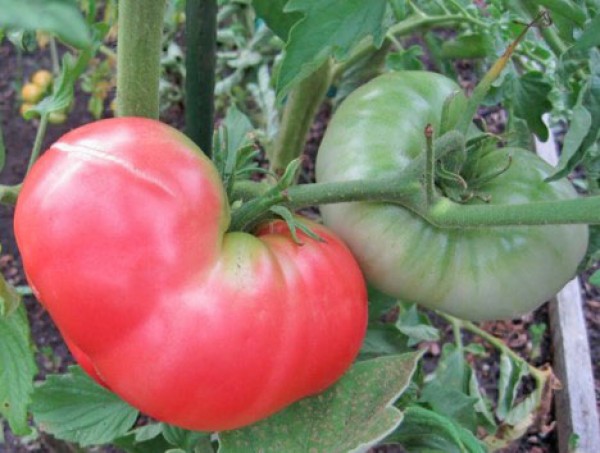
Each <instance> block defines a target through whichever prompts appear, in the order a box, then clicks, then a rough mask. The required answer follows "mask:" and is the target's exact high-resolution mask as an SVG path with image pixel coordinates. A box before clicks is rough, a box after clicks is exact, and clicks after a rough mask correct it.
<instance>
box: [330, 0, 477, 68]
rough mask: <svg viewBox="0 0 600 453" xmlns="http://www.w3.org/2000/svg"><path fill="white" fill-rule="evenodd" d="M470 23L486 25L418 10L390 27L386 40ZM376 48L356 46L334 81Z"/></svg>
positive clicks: (449, 15)
mask: <svg viewBox="0 0 600 453" xmlns="http://www.w3.org/2000/svg"><path fill="white" fill-rule="evenodd" d="M463 22H466V23H470V24H473V25H475V26H477V27H480V28H485V27H487V25H486V24H485V23H484V22H482V21H480V20H478V19H477V18H474V17H472V16H470V15H463V14H440V15H434V16H431V15H428V14H425V13H424V12H422V11H420V10H419V13H413V14H411V15H410V16H409V17H407V18H406V19H404V20H402V21H401V22H398V23H397V24H395V25H392V26H391V27H390V29H389V30H388V32H387V33H386V37H387V39H390V37H391V36H394V37H399V36H405V35H408V34H411V33H413V32H415V31H416V30H420V29H427V28H433V27H443V26H447V25H455V24H459V23H463ZM375 50H376V48H375V46H374V45H373V43H372V42H371V41H365V42H364V43H362V44H361V45H359V46H357V48H356V50H355V51H354V52H353V53H352V54H351V56H350V58H348V60H345V61H343V62H341V63H339V64H337V65H336V66H335V68H334V79H337V78H338V77H339V76H340V75H341V74H343V73H344V71H345V70H346V69H348V68H349V67H351V66H352V65H353V64H354V63H356V62H357V61H360V60H361V59H363V58H365V56H366V55H368V54H370V53H372V52H375Z"/></svg>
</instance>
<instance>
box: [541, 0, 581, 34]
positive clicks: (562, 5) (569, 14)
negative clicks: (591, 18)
mask: <svg viewBox="0 0 600 453" xmlns="http://www.w3.org/2000/svg"><path fill="white" fill-rule="evenodd" d="M534 3H537V4H539V5H541V6H544V7H545V8H547V9H549V10H550V11H551V12H552V15H553V16H554V15H555V14H558V15H560V16H563V17H566V18H567V19H569V20H571V21H573V22H575V23H576V24H577V25H578V26H580V27H581V26H583V24H584V23H585V20H586V14H585V11H584V10H583V9H582V8H581V7H580V6H579V5H577V3H576V2H573V1H569V0H534Z"/></svg>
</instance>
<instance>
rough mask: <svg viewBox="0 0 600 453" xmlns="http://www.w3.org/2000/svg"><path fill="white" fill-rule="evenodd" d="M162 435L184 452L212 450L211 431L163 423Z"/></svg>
mask: <svg viewBox="0 0 600 453" xmlns="http://www.w3.org/2000/svg"><path fill="white" fill-rule="evenodd" d="M162 435H163V436H164V438H165V439H166V441H167V442H168V443H169V444H171V445H172V446H174V447H177V449H179V450H181V451H182V452H188V453H192V452H194V453H201V452H205V451H210V452H212V451H213V449H212V447H211V445H210V433H201V432H198V431H189V430H187V429H183V428H179V427H177V426H173V425H167V424H163V429H162Z"/></svg>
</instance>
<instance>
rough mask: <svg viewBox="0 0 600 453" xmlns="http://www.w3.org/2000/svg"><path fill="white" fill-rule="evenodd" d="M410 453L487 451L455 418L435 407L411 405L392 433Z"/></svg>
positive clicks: (393, 437) (474, 452)
mask: <svg viewBox="0 0 600 453" xmlns="http://www.w3.org/2000/svg"><path fill="white" fill-rule="evenodd" d="M389 440H392V441H394V442H398V443H400V444H402V446H403V447H404V448H405V449H406V450H407V451H408V452H410V453H427V452H428V453H433V452H444V453H467V452H468V453H486V451H487V450H486V449H485V447H484V445H483V444H482V443H481V442H480V441H479V440H478V439H477V438H476V437H475V436H474V435H473V434H472V433H471V432H470V431H468V430H466V429H464V428H462V427H461V426H458V425H457V424H456V423H454V422H453V420H452V419H450V418H448V417H445V416H443V415H440V414H438V413H436V412H434V411H432V410H429V409H425V408H422V407H419V406H411V407H409V408H408V409H406V411H405V413H404V421H403V422H402V425H400V428H399V429H398V430H397V431H396V432H395V433H394V434H393V435H392V436H390V439H389Z"/></svg>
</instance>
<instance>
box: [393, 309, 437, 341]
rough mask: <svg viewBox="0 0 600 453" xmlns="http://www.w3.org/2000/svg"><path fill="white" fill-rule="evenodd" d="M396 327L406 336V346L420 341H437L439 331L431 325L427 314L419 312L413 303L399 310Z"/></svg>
mask: <svg viewBox="0 0 600 453" xmlns="http://www.w3.org/2000/svg"><path fill="white" fill-rule="evenodd" d="M396 328H397V329H398V330H399V331H400V332H402V333H403V334H404V335H406V336H407V337H408V346H414V345H416V344H418V343H420V342H421V341H437V340H439V338H440V333H439V331H438V330H437V329H436V328H435V327H433V326H432V325H431V322H430V321H429V318H428V317H427V315H425V314H423V313H420V312H419V311H418V309H417V306H416V305H415V304H409V305H408V306H407V307H406V308H405V309H404V310H402V311H401V313H400V316H399V317H398V321H396Z"/></svg>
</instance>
